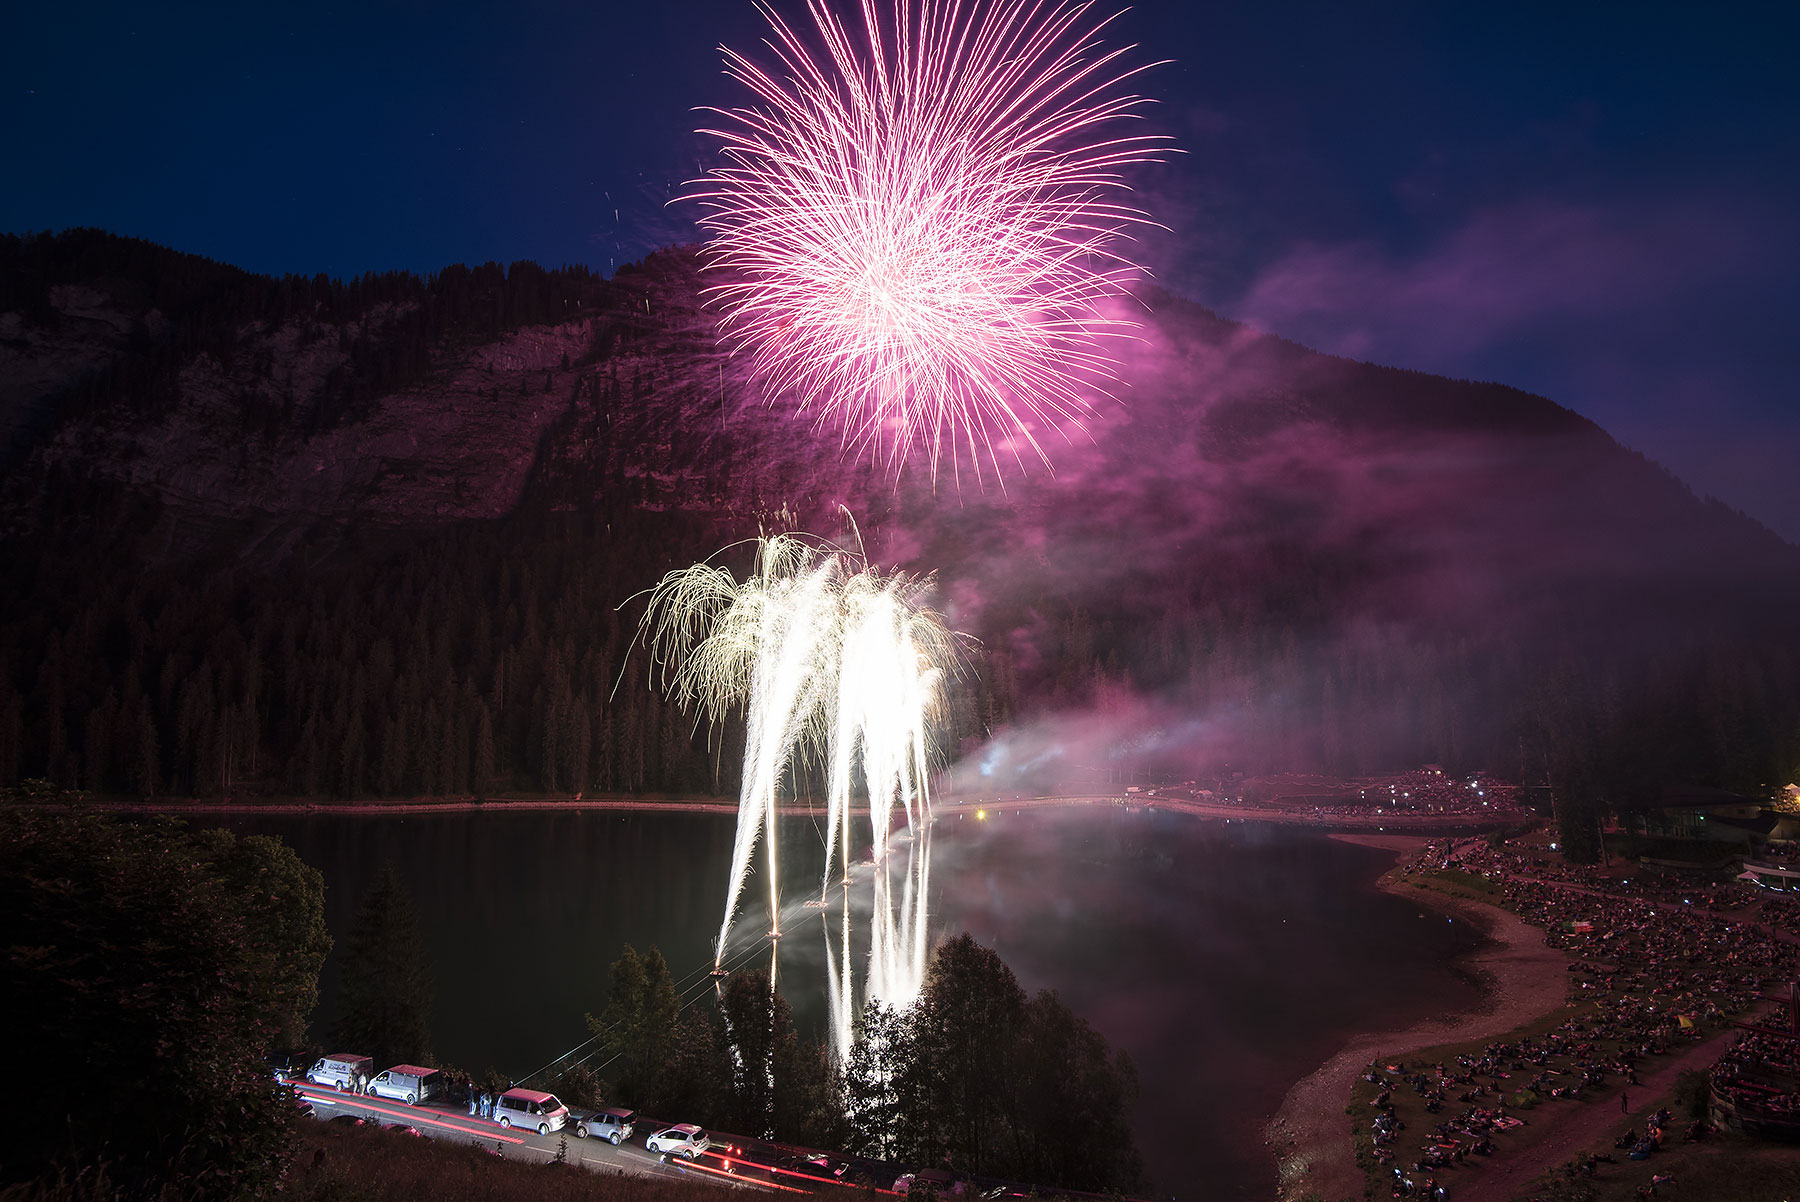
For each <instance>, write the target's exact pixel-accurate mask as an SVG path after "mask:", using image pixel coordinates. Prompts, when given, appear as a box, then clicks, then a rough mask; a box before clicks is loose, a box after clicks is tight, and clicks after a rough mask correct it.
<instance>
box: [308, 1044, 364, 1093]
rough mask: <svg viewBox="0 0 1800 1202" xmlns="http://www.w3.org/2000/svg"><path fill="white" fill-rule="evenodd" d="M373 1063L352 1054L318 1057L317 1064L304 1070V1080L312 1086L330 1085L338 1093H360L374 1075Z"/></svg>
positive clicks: (338, 1053) (334, 1053)
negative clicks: (334, 1087) (335, 1088)
mask: <svg viewBox="0 0 1800 1202" xmlns="http://www.w3.org/2000/svg"><path fill="white" fill-rule="evenodd" d="M374 1071H375V1061H374V1060H373V1059H372V1058H371V1057H368V1056H358V1055H356V1054H355V1053H354V1052H333V1053H332V1054H331V1055H329V1056H323V1057H320V1059H319V1062H318V1063H317V1064H315V1065H313V1066H312V1067H311V1068H309V1069H307V1070H306V1079H307V1080H308V1081H311V1082H312V1083H313V1084H314V1085H332V1086H336V1087H337V1091H338V1092H339V1093H343V1092H344V1091H345V1090H348V1091H349V1092H351V1093H361V1092H362V1091H363V1087H364V1086H365V1085H367V1084H368V1083H369V1078H370V1077H371V1076H372V1075H374Z"/></svg>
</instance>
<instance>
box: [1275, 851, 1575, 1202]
mask: <svg viewBox="0 0 1800 1202" xmlns="http://www.w3.org/2000/svg"><path fill="white" fill-rule="evenodd" d="M1332 838H1334V839H1342V840H1344V841H1345V842H1350V843H1356V844H1358V845H1360V846H1364V847H1377V848H1380V849H1382V850H1384V851H1392V852H1394V853H1395V856H1396V862H1398V861H1399V860H1400V859H1403V858H1404V857H1405V856H1406V855H1407V854H1408V853H1410V852H1413V851H1416V850H1417V849H1418V848H1420V847H1421V846H1423V845H1424V843H1425V840H1423V839H1420V838H1416V837H1411V836H1405V835H1361V834H1356V835H1333V836H1332ZM1382 887H1383V888H1384V889H1386V890H1388V891H1389V892H1392V893H1395V894H1396V895H1397V896H1404V897H1406V898H1407V899H1409V900H1412V901H1417V902H1419V903H1421V904H1423V905H1429V906H1431V907H1432V908H1433V909H1436V910H1441V911H1443V912H1445V913H1447V914H1451V915H1453V916H1455V917H1457V918H1461V919H1463V920H1464V921H1467V922H1471V923H1474V924H1476V925H1477V926H1479V927H1481V928H1482V930H1483V931H1484V933H1485V934H1486V935H1487V937H1488V939H1489V940H1490V941H1491V942H1490V943H1489V944H1488V945H1487V946H1486V947H1484V948H1482V949H1481V950H1480V951H1478V952H1476V953H1475V954H1474V955H1472V956H1469V957H1467V958H1466V959H1464V960H1462V961H1461V962H1460V967H1462V968H1465V969H1467V970H1469V971H1472V972H1474V973H1475V974H1476V975H1477V976H1478V977H1479V978H1480V979H1481V980H1482V982H1483V986H1484V992H1485V994H1486V1001H1485V1003H1484V1005H1483V1006H1482V1008H1481V1009H1480V1010H1478V1011H1474V1012H1468V1013H1460V1014H1452V1015H1442V1016H1437V1017H1432V1018H1427V1019H1425V1020H1424V1021H1422V1022H1419V1023H1415V1024H1414V1025H1412V1026H1410V1027H1406V1028H1404V1029H1401V1030H1395V1031H1372V1032H1368V1033H1366V1034H1362V1035H1357V1036H1355V1037H1354V1038H1352V1039H1351V1040H1350V1042H1349V1043H1348V1044H1346V1045H1345V1046H1344V1047H1343V1048H1342V1049H1341V1050H1340V1051H1339V1052H1338V1053H1337V1054H1336V1055H1335V1056H1333V1057H1332V1058H1331V1059H1330V1060H1327V1061H1326V1062H1325V1063H1324V1064H1322V1065H1320V1066H1319V1068H1318V1069H1316V1070H1314V1071H1313V1072H1312V1073H1311V1074H1309V1075H1308V1076H1306V1077H1305V1078H1303V1079H1302V1080H1301V1081H1299V1082H1298V1083H1297V1084H1295V1086H1294V1087H1293V1088H1292V1089H1290V1090H1289V1091H1288V1093H1287V1097H1286V1098H1284V1099H1283V1100H1282V1103H1281V1109H1280V1110H1278V1111H1277V1112H1276V1114H1275V1117H1274V1118H1273V1119H1271V1120H1270V1121H1269V1125H1268V1126H1267V1128H1265V1130H1264V1139H1265V1142H1266V1143H1267V1144H1268V1146H1269V1149H1270V1151H1271V1153H1272V1154H1273V1155H1274V1157H1275V1161H1276V1169H1277V1174H1278V1183H1279V1186H1278V1188H1279V1196H1280V1197H1281V1198H1284V1199H1294V1198H1300V1197H1303V1196H1305V1195H1307V1194H1309V1193H1312V1194H1317V1195H1319V1196H1320V1197H1323V1198H1325V1199H1327V1200H1328V1202H1341V1200H1342V1199H1347V1198H1360V1197H1362V1191H1363V1174H1362V1170H1361V1169H1359V1168H1357V1167H1356V1155H1355V1150H1354V1148H1353V1147H1352V1144H1351V1136H1350V1118H1349V1116H1348V1115H1346V1114H1345V1113H1344V1108H1345V1107H1346V1106H1347V1105H1349V1101H1350V1090H1351V1086H1352V1085H1353V1084H1354V1083H1355V1081H1356V1078H1357V1077H1358V1075H1360V1074H1361V1073H1362V1072H1363V1070H1364V1069H1366V1068H1367V1066H1368V1065H1369V1063H1370V1062H1371V1061H1372V1060H1374V1059H1375V1058H1377V1057H1386V1058H1393V1057H1399V1056H1405V1055H1409V1054H1411V1053H1413V1052H1417V1051H1419V1050H1421V1049H1423V1048H1429V1047H1435V1046H1437V1045H1439V1044H1445V1043H1457V1042H1461V1041H1464V1040H1473V1039H1487V1038H1491V1037H1493V1036H1496V1035H1501V1034H1504V1033H1505V1032H1507V1031H1511V1030H1513V1029H1514V1028H1516V1027H1520V1026H1523V1025H1524V1024H1526V1023H1529V1022H1531V1021H1532V1020H1534V1019H1537V1018H1540V1017H1542V1016H1543V1015H1545V1014H1548V1013H1550V1012H1551V1011H1553V1010H1556V1009H1558V1008H1559V1007H1561V1006H1562V1005H1563V1004H1564V1002H1565V999H1566V992H1567V989H1568V965H1569V958H1568V957H1567V956H1566V955H1564V954H1563V953H1562V952H1560V951H1557V950H1556V949H1554V948H1550V947H1546V946H1545V945H1544V933H1543V932H1542V931H1541V930H1539V929H1538V928H1536V927H1534V926H1531V925H1529V924H1527V923H1526V922H1524V921H1523V920H1521V919H1520V918H1518V917H1517V916H1515V915H1512V914H1509V913H1507V912H1505V911H1504V910H1500V909H1498V908H1496V907H1493V906H1486V905H1482V904H1480V903H1478V902H1464V901H1459V900H1457V899H1455V898H1450V897H1446V896H1445V895H1443V894H1440V893H1432V892H1427V891H1424V890H1417V889H1408V888H1405V887H1404V886H1396V885H1391V884H1389V883H1388V882H1383V885H1382Z"/></svg>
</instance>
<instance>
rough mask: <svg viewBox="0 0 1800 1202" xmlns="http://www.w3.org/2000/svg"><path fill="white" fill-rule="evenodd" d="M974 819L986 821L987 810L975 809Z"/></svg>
mask: <svg viewBox="0 0 1800 1202" xmlns="http://www.w3.org/2000/svg"><path fill="white" fill-rule="evenodd" d="M975 819H976V821H978V822H986V821H987V811H986V810H976V811H975Z"/></svg>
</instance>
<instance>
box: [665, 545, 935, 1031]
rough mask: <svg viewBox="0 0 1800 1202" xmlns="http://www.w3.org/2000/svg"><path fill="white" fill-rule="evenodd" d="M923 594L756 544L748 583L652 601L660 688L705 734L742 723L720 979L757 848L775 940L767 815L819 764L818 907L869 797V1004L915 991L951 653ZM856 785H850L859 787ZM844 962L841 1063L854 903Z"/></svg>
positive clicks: (850, 1002)
mask: <svg viewBox="0 0 1800 1202" xmlns="http://www.w3.org/2000/svg"><path fill="white" fill-rule="evenodd" d="M927 583H928V582H926V581H921V580H918V579H915V578H913V577H910V576H907V575H904V574H901V573H895V574H892V575H888V576H883V575H881V574H880V573H878V572H876V571H875V570H873V569H872V568H870V567H869V566H868V565H867V564H866V563H864V562H863V561H862V560H861V559H860V557H857V556H852V555H849V554H847V553H845V552H841V551H836V550H826V549H824V548H822V547H821V546H819V545H816V544H815V543H813V542H811V541H808V540H805V539H802V538H799V537H796V536H793V535H776V536H775V537H773V538H767V539H763V540H761V541H760V542H759V544H758V547H757V554H756V561H755V564H754V566H753V567H752V570H751V572H750V574H749V576H748V577H747V578H746V579H744V580H743V581H741V582H739V581H737V580H735V579H734V578H733V577H732V576H731V574H730V573H729V572H727V571H725V570H724V569H722V568H717V567H713V566H710V565H707V564H699V565H696V566H694V567H691V568H686V569H683V570H681V571H677V572H672V573H670V574H669V575H668V576H665V577H664V578H663V580H662V581H661V582H660V583H659V584H658V585H657V586H656V588H655V589H653V590H652V591H651V593H650V601H649V605H648V607H647V608H646V610H645V613H644V618H643V623H642V626H641V630H642V632H643V634H644V636H646V637H647V638H648V642H649V649H650V653H651V659H652V662H653V664H655V665H656V669H655V670H656V671H657V672H658V673H660V680H661V684H662V685H663V687H664V688H665V689H666V690H667V691H668V692H669V693H670V694H671V695H672V696H674V697H675V698H677V700H679V701H681V702H683V703H684V704H690V705H694V706H696V707H697V708H699V709H700V710H701V711H702V712H703V713H704V714H705V715H706V716H708V717H710V718H712V719H713V720H715V721H716V720H718V719H721V718H723V717H724V716H725V715H726V714H727V713H728V712H729V711H731V710H733V709H735V708H736V707H737V706H738V705H743V706H745V708H746V711H747V714H746V718H747V720H746V728H747V729H746V738H745V746H744V771H743V780H742V785H741V788H740V792H739V796H738V828H737V836H736V840H735V842H734V845H733V848H732V866H731V883H730V886H729V892H728V895H727V899H726V904H725V913H724V917H723V919H722V920H721V922H720V925H719V935H718V939H717V942H716V944H715V959H714V963H715V966H718V965H722V964H723V962H724V958H725V948H726V944H727V942H728V940H729V938H730V935H731V928H732V924H733V921H734V919H735V918H736V915H737V909H738V905H739V902H740V900H741V898H742V895H743V890H744V886H745V882H746V880H747V878H748V876H749V872H750V864H751V860H752V858H753V856H754V853H755V850H756V845H757V842H758V841H759V839H760V840H762V841H763V842H764V843H765V845H766V847H767V864H768V874H769V912H770V915H771V921H772V923H773V924H774V928H775V929H774V930H772V931H771V934H773V935H779V934H780V922H781V919H780V914H781V879H780V872H779V861H778V859H777V854H776V853H777V841H776V831H777V822H776V818H777V814H778V808H777V803H778V797H779V785H780V780H781V776H782V774H783V773H784V772H786V771H788V770H789V769H790V768H791V767H792V766H793V765H794V764H795V763H796V761H797V760H801V759H804V758H807V757H816V758H817V760H818V762H820V763H821V764H823V765H824V766H825V769H826V797H827V809H828V820H827V821H828V825H827V834H826V846H825V863H826V868H825V876H824V879H823V880H822V881H821V882H820V894H821V900H824V899H825V898H827V897H829V895H830V891H831V886H832V874H833V864H834V861H835V862H836V864H837V866H838V867H837V871H838V872H840V873H841V874H842V876H841V878H840V883H841V885H842V886H843V887H844V888H845V889H846V890H847V889H848V886H849V884H850V840H851V838H852V832H851V818H852V815H853V812H854V810H853V793H854V784H855V781H856V780H857V778H858V776H859V775H860V779H861V783H862V785H863V788H864V791H865V793H866V796H867V801H868V815H869V823H870V840H871V843H872V846H873V849H874V851H873V856H874V861H875V862H874V866H873V874H872V875H873V884H872V888H873V892H874V898H873V900H874V917H873V920H872V923H871V950H870V960H869V976H868V981H867V986H866V989H867V993H868V996H870V997H873V998H877V999H879V1000H881V1001H883V1002H885V1003H887V1004H889V1005H893V1006H896V1007H901V1008H903V1007H905V1006H907V1005H910V1004H911V1003H912V1001H913V999H914V998H915V997H917V995H918V991H919V988H920V985H921V984H922V982H923V979H924V957H925V951H926V946H927V945H926V937H925V932H926V903H927V899H928V896H929V879H930V878H929V863H928V862H929V856H930V836H929V830H930V822H931V812H930V808H931V807H930V789H929V783H928V778H927V767H928V763H929V761H928V758H927V757H928V754H929V751H930V746H931V743H930V732H931V729H932V727H933V725H934V724H935V722H936V721H937V719H938V710H939V701H940V695H941V690H942V686H943V683H944V679H945V676H946V673H948V672H950V671H952V670H954V668H955V666H956V663H957V645H956V641H955V637H954V636H953V635H951V634H950V632H949V631H947V630H946V629H945V627H944V625H943V623H942V621H941V620H940V619H939V618H938V616H937V614H935V613H933V612H932V611H931V610H929V609H926V608H924V607H923V606H922V605H921V604H920V603H919V601H920V597H921V595H922V594H923V592H924V590H925V587H926V585H927ZM859 770H860V771H859ZM896 808H897V809H899V810H900V812H901V814H902V816H903V817H904V821H905V824H906V827H907V829H908V830H909V831H910V832H911V834H912V843H911V846H910V847H909V849H908V853H907V856H906V857H905V858H906V865H905V868H904V869H903V874H904V875H903V876H902V878H901V882H900V891H899V894H898V898H897V899H896V895H895V883H894V879H893V868H892V864H891V863H890V860H891V859H892V858H893V857H891V855H890V852H889V846H888V845H889V842H890V832H891V831H892V829H893V826H894V821H895V810H896ZM842 901H843V905H844V907H845V914H844V916H843V923H844V926H843V932H842V937H843V953H842V958H841V961H840V959H839V957H838V955H837V953H835V952H833V951H832V949H831V947H830V941H829V940H830V936H829V928H828V929H827V947H826V953H827V972H828V974H829V978H828V979H829V989H828V993H829V999H830V1003H831V1010H832V1026H833V1032H834V1036H835V1040H836V1043H837V1045H838V1051H839V1053H840V1055H848V1053H849V1041H850V1034H851V1024H852V1019H853V1016H854V1013H855V1010H854V995H853V991H852V988H851V981H850V955H849V926H848V923H849V913H848V910H849V899H848V897H847V896H846V897H844V898H843V899H842Z"/></svg>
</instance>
